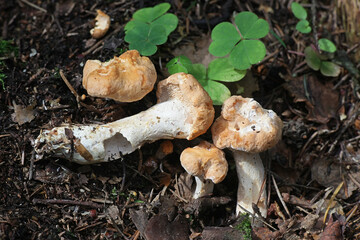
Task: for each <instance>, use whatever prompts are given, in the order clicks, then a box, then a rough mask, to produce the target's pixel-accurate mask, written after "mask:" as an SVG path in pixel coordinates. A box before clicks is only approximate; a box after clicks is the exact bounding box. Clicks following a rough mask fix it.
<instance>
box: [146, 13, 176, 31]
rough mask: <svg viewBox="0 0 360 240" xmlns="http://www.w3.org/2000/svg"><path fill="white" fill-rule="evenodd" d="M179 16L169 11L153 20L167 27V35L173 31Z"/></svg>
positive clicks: (154, 22)
mask: <svg viewBox="0 0 360 240" xmlns="http://www.w3.org/2000/svg"><path fill="white" fill-rule="evenodd" d="M178 22H179V20H178V18H177V16H175V15H174V14H172V13H167V14H165V15H163V16H161V17H159V18H157V19H156V20H155V21H153V22H152V24H154V25H155V24H158V25H161V26H163V27H165V30H166V35H169V34H170V33H171V32H172V31H174V30H175V29H176V27H177V25H178Z"/></svg>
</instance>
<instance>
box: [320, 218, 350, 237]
mask: <svg viewBox="0 0 360 240" xmlns="http://www.w3.org/2000/svg"><path fill="white" fill-rule="evenodd" d="M333 216H334V215H332V216H331V218H330V220H329V222H328V223H327V226H326V227H325V229H324V232H323V233H322V234H321V237H320V240H341V239H344V236H343V232H342V230H341V228H342V226H343V225H344V224H345V222H344V219H341V218H344V217H340V219H336V220H334V217H333Z"/></svg>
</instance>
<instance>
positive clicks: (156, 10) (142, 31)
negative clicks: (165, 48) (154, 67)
mask: <svg viewBox="0 0 360 240" xmlns="http://www.w3.org/2000/svg"><path fill="white" fill-rule="evenodd" d="M170 7H171V5H170V4H169V3H161V4H158V5H156V6H155V7H149V8H143V9H140V10H138V11H136V12H135V13H134V15H133V20H131V21H130V22H128V23H127V24H126V25H125V28H124V29H125V41H126V42H127V43H129V49H136V50H138V51H139V52H140V54H142V55H144V56H150V55H153V54H154V53H155V52H156V51H157V45H161V44H164V43H165V42H166V41H167V38H168V35H169V34H170V33H171V32H172V31H174V30H175V29H176V27H177V25H178V18H177V17H176V16H175V15H174V14H172V13H166V12H167V11H168V10H169V9H170Z"/></svg>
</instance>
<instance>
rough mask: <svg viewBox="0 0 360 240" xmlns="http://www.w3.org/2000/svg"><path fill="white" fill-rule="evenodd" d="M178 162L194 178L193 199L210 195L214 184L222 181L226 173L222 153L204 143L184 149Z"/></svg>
mask: <svg viewBox="0 0 360 240" xmlns="http://www.w3.org/2000/svg"><path fill="white" fill-rule="evenodd" d="M180 162H181V165H182V166H183V168H184V169H185V170H186V172H187V173H189V174H190V175H192V176H194V177H195V182H196V188H195V191H194V195H193V198H194V199H197V198H200V197H204V196H208V195H210V194H211V193H212V191H213V189H214V183H215V184H217V183H219V182H221V181H222V180H224V178H225V176H226V174H227V171H228V164H227V161H226V159H225V154H224V152H223V151H222V150H220V149H218V148H217V147H215V146H214V145H213V144H211V143H209V142H206V141H202V142H201V143H200V144H199V145H198V146H195V147H193V148H186V149H185V150H184V151H183V152H182V153H181V155H180Z"/></svg>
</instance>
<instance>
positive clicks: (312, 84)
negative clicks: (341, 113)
mask: <svg viewBox="0 0 360 240" xmlns="http://www.w3.org/2000/svg"><path fill="white" fill-rule="evenodd" d="M285 88H286V89H287V91H289V93H290V94H291V95H292V96H293V97H294V102H305V104H306V108H307V110H308V115H307V117H306V118H307V120H309V121H314V122H318V123H323V124H325V123H327V122H329V121H330V119H332V118H336V117H337V110H338V108H339V93H338V92H337V91H335V90H333V84H332V83H331V82H325V83H322V82H320V80H319V79H318V78H317V77H316V75H314V74H309V75H307V76H306V75H305V76H301V77H296V78H291V79H290V80H289V81H288V82H287V83H286V84H285Z"/></svg>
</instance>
